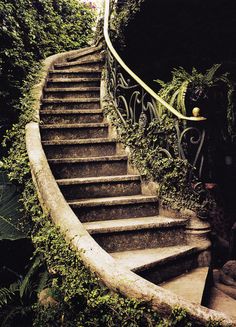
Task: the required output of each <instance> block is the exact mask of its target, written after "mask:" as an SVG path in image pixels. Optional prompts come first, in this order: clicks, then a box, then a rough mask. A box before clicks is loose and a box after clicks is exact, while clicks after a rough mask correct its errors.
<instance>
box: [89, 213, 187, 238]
mask: <svg viewBox="0 0 236 327" xmlns="http://www.w3.org/2000/svg"><path fill="white" fill-rule="evenodd" d="M186 222H187V220H186V219H174V218H167V217H163V216H154V217H139V218H127V219H115V220H103V221H94V222H87V223H83V225H84V227H85V228H86V230H87V231H88V232H89V233H90V234H101V233H112V232H122V231H133V230H142V229H153V228H170V227H176V226H185V224H186Z"/></svg>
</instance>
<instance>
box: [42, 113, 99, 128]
mask: <svg viewBox="0 0 236 327" xmlns="http://www.w3.org/2000/svg"><path fill="white" fill-rule="evenodd" d="M40 120H41V121H42V122H43V124H83V123H95V122H96V123H100V122H102V121H103V112H102V110H99V109H91V110H89V109H87V110H83V109H81V110H76V109H75V110H68V109H67V110H60V109H59V110H57V109H52V110H50V109H49V110H46V109H45V110H41V112H40Z"/></svg>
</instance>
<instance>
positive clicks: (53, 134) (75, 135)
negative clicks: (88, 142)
mask: <svg viewBox="0 0 236 327" xmlns="http://www.w3.org/2000/svg"><path fill="white" fill-rule="evenodd" d="M107 136H108V127H96V128H89V127H87V128H59V129H43V130H42V129H41V137H42V140H43V141H50V140H74V139H87V138H88V139H89V138H103V137H107Z"/></svg>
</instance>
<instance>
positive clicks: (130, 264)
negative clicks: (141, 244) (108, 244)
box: [110, 245, 197, 272]
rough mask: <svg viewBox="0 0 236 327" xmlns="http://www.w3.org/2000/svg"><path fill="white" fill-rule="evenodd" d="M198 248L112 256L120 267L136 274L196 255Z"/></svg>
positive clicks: (133, 251) (129, 252)
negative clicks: (180, 258) (189, 255)
mask: <svg viewBox="0 0 236 327" xmlns="http://www.w3.org/2000/svg"><path fill="white" fill-rule="evenodd" d="M196 251H197V248H196V247H195V246H190V245H175V246H168V247H163V248H153V249H141V250H132V251H122V252H113V253H110V255H111V256H112V257H113V258H114V259H115V260H116V261H117V262H118V264H119V265H122V266H125V267H126V268H128V269H129V270H132V271H134V272H138V271H142V270H145V269H148V268H152V267H154V266H155V265H157V264H158V265H161V264H164V263H168V262H170V261H173V260H175V259H176V258H179V257H184V256H186V255H188V254H192V253H195V252H196Z"/></svg>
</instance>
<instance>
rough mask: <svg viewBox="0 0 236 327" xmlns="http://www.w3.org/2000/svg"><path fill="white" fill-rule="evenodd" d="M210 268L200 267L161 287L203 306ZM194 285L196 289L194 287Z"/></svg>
mask: <svg viewBox="0 0 236 327" xmlns="http://www.w3.org/2000/svg"><path fill="white" fill-rule="evenodd" d="M208 274H209V267H198V268H195V269H192V270H191V271H189V272H187V273H184V274H182V275H180V276H178V277H174V278H172V279H170V280H168V281H166V282H164V283H162V284H160V285H159V286H161V287H163V288H164V289H166V290H168V291H171V292H173V293H175V294H176V295H178V296H181V297H182V298H184V299H185V300H188V301H190V302H193V303H196V304H203V302H204V296H205V292H206V290H207V288H208V285H207V284H208ZM193 285H194V287H193Z"/></svg>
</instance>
